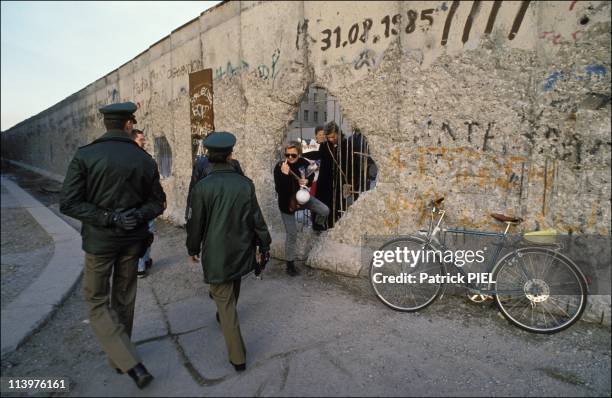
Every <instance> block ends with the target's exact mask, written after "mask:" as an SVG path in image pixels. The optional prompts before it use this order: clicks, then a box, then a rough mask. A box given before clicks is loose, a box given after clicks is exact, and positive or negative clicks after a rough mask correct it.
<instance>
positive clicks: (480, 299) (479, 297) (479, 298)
mask: <svg viewBox="0 0 612 398" xmlns="http://www.w3.org/2000/svg"><path fill="white" fill-rule="evenodd" d="M468 298H469V299H470V300H471V301H472V302H474V303H484V302H485V301H487V300H493V296H491V295H488V294H468Z"/></svg>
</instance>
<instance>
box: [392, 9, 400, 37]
mask: <svg viewBox="0 0 612 398" xmlns="http://www.w3.org/2000/svg"><path fill="white" fill-rule="evenodd" d="M391 22H392V23H393V25H400V24H401V23H402V16H401V15H400V14H395V15H394V16H393V18H392V19H391ZM398 33H399V32H398V31H397V30H396V29H394V28H391V34H393V35H397V34H398Z"/></svg>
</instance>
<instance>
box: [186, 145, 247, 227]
mask: <svg viewBox="0 0 612 398" xmlns="http://www.w3.org/2000/svg"><path fill="white" fill-rule="evenodd" d="M228 163H229V164H230V165H232V166H233V167H234V169H236V171H237V172H238V173H239V174H241V175H244V172H243V171H242V167H240V163H239V162H238V161H237V160H236V159H230V160H229V162H228ZM211 172H212V164H211V163H210V162H209V161H208V156H206V155H200V156H198V157H197V158H196V161H195V164H194V165H193V170H191V180H190V181H189V190H188V191H187V206H186V207H185V222H187V219H188V218H189V208H190V207H191V191H193V187H195V185H196V184H197V183H198V182H199V181H200V180H201V179H203V178H204V177H206V176H207V175H209V174H210V173H211Z"/></svg>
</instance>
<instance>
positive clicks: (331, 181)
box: [316, 121, 347, 228]
mask: <svg viewBox="0 0 612 398" xmlns="http://www.w3.org/2000/svg"><path fill="white" fill-rule="evenodd" d="M325 137H326V139H327V140H326V141H325V142H324V143H322V144H321V146H320V147H319V154H320V157H321V167H320V168H319V179H318V181H317V193H316V198H317V199H318V200H320V201H321V202H323V203H324V204H325V205H326V206H327V207H328V208H329V216H328V217H327V227H328V228H332V227H333V226H334V223H335V222H336V221H337V220H338V219H339V218H340V216H341V215H342V212H341V211H342V210H343V209H346V200H345V199H344V198H343V196H342V189H343V185H344V184H346V183H347V181H346V178H345V175H344V171H343V170H342V168H343V167H344V166H345V159H342V153H346V151H342V150H341V148H342V149H344V148H346V140H345V139H343V138H342V134H341V132H340V128H339V127H338V125H337V124H336V123H335V122H333V121H332V122H329V123H327V124H326V125H325ZM338 141H340V142H341V144H340V145H339V144H338ZM341 161H342V163H343V164H342V165H341V164H340V162H341Z"/></svg>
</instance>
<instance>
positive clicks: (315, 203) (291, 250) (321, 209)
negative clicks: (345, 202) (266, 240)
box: [281, 197, 329, 261]
mask: <svg viewBox="0 0 612 398" xmlns="http://www.w3.org/2000/svg"><path fill="white" fill-rule="evenodd" d="M302 208H304V209H308V210H310V211H311V212H312V213H313V214H314V215H315V222H316V223H317V224H319V225H325V223H326V222H327V216H328V215H329V208H328V207H327V206H326V205H325V203H323V202H321V201H320V200H319V199H317V198H314V197H311V198H310V200H309V201H308V202H306V204H304V205H302ZM281 217H282V219H283V224H285V232H286V237H285V259H286V260H287V261H294V260H295V246H296V241H297V225H296V222H295V214H287V213H283V212H281Z"/></svg>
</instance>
